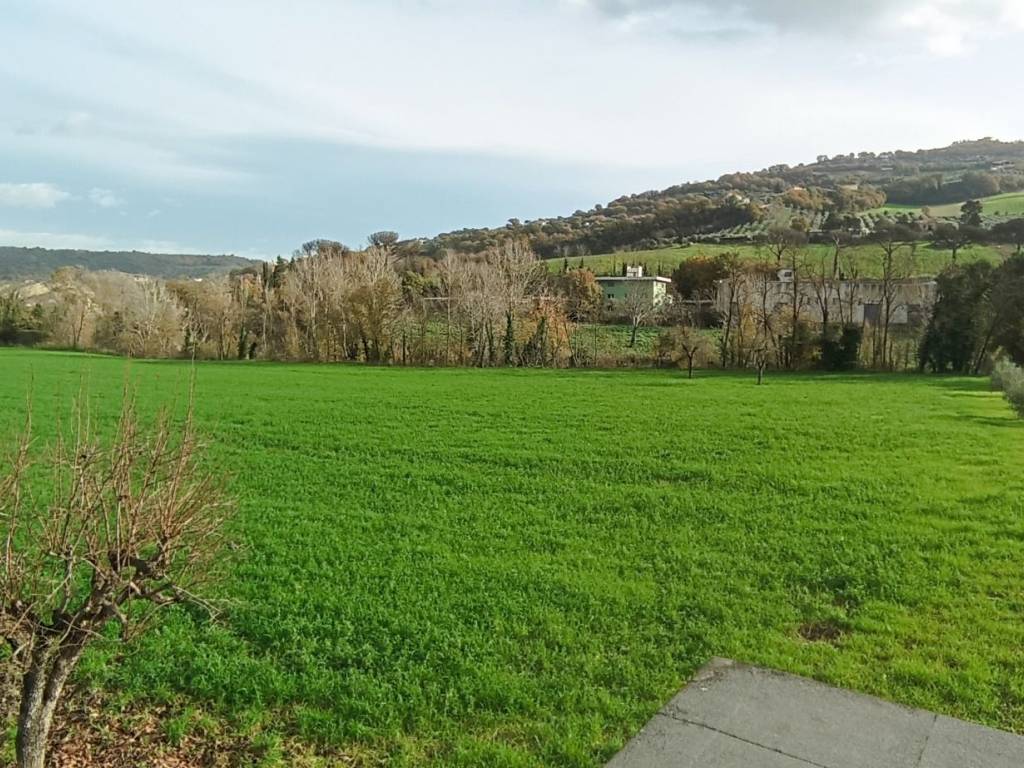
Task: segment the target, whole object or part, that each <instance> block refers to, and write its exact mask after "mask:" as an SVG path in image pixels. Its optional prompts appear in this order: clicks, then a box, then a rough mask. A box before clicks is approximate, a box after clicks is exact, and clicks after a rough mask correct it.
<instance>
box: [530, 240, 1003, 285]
mask: <svg viewBox="0 0 1024 768" xmlns="http://www.w3.org/2000/svg"><path fill="white" fill-rule="evenodd" d="M807 250H808V252H809V254H810V256H811V257H812V258H815V257H819V256H823V255H827V254H830V253H831V249H830V247H829V246H828V245H811V246H808V249H807ZM851 252H852V253H854V254H856V256H857V260H858V263H859V266H860V270H861V273H862V275H864V276H865V277H869V276H873V275H876V274H877V273H878V270H879V269H880V267H879V266H878V254H879V251H878V248H877V247H872V246H868V245H862V246H856V247H855V248H852V249H851ZM720 253H739V254H740V255H741V256H742V257H744V258H747V259H750V260H754V259H758V258H765V257H766V255H765V254H764V252H763V251H761V250H759V249H758V248H757V246H754V245H711V244H703V243H702V244H697V245H690V246H686V247H676V248H660V249H656V250H653V251H626V252H623V253H610V254H602V255H599V256H585V257H584V258H583V264H584V266H586V267H588V268H589V269H591V270H593V272H594V273H595V274H598V275H603V274H613V273H617V272H618V271H620V270H621V268H622V264H623V263H630V264H643V265H644V266H645V267H646V268H647V271H648V273H650V274H654V273H655V272H656V271H657V270H658V268H659V266H660V268H661V271H662V273H663V274H670V273H671V272H672V270H673V269H675V267H676V266H678V265H679V263H680V262H682V261H685V260H686V259H692V258H696V257H700V256H715V255H717V254H720ZM959 258H960V259H961V260H963V261H970V260H972V259H988V260H991V261H997V260H999V259H1000V258H1002V251H1001V250H1000V249H999V248H997V247H992V246H982V245H979V246H972V247H971V248H968V249H965V250H963V251H961V252H960V255H959ZM949 261H950V254H949V252H948V251H940V250H936V249H934V248H932V247H931V246H930V245H927V244H924V243H921V244H920V245H919V246H918V248H917V253H916V269H915V272H916V273H917V274H919V275H934V274H936V273H938V272H939V271H940V270H942V268H943V267H945V266H946V265H947V264H949ZM547 263H548V266H549V268H550V269H551V270H552V271H561V270H562V267H563V266H564V263H565V262H564V260H563V259H551V260H549V261H548V262H547ZM579 263H580V259H579V258H575V259H569V267H570V268H574V267H577V266H579Z"/></svg>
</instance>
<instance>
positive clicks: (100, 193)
mask: <svg viewBox="0 0 1024 768" xmlns="http://www.w3.org/2000/svg"><path fill="white" fill-rule="evenodd" d="M89 200H90V201H91V202H92V204H93V205H98V206H99V207H100V208H120V207H121V206H122V205H124V200H122V199H121V198H119V197H118V196H117V195H115V194H114V193H113V191H111V190H109V189H102V188H100V187H93V188H92V189H90V190H89Z"/></svg>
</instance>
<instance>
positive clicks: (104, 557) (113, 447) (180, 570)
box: [0, 391, 229, 768]
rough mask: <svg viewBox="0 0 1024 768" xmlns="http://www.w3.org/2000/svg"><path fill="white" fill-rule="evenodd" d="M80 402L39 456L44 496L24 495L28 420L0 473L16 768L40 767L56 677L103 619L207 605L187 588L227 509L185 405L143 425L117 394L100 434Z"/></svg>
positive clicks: (1, 569)
mask: <svg viewBox="0 0 1024 768" xmlns="http://www.w3.org/2000/svg"><path fill="white" fill-rule="evenodd" d="M81 403H82V399H81V398H80V399H79V405H78V406H77V407H76V412H75V414H74V419H73V422H74V426H73V427H72V429H71V430H70V434H69V435H67V436H66V437H59V438H58V439H57V440H56V442H55V444H54V445H53V446H52V449H51V450H50V451H49V452H48V453H47V454H46V458H45V459H43V461H42V463H43V464H45V465H46V466H47V468H48V469H50V470H51V471H52V484H51V485H50V488H51V490H50V491H49V492H48V493H47V494H46V495H45V496H42V497H39V498H35V497H33V496H32V495H30V494H29V492H28V485H29V477H30V475H31V473H32V464H33V455H34V451H33V450H32V441H31V437H30V434H31V418H29V419H28V421H27V423H26V425H25V429H24V432H23V434H22V436H21V438H20V440H19V441H18V442H17V445H16V446H15V448H14V451H13V452H12V454H11V456H10V457H9V469H8V471H7V473H6V474H5V475H4V476H3V477H2V479H0V526H2V527H0V535H2V539H3V553H2V561H0V636H2V637H3V638H4V639H5V640H6V642H7V643H8V645H9V646H10V649H11V656H10V662H11V663H14V664H18V665H19V667H20V671H21V704H20V709H19V713H18V731H17V737H16V742H15V743H16V753H17V762H18V766H19V767H20V768H42V766H43V765H44V762H45V759H46V750H47V741H48V737H49V733H50V730H51V727H52V725H53V720H54V715H55V712H56V710H57V705H58V703H59V702H60V699H61V696H62V694H63V691H64V688H65V685H66V683H67V681H68V678H69V676H70V675H71V673H72V671H73V670H74V668H75V666H76V665H77V663H78V661H79V659H80V658H81V655H82V653H83V651H84V650H85V648H86V646H87V645H88V644H89V643H90V641H92V640H93V639H94V638H96V637H99V636H100V635H101V634H103V633H104V631H105V629H106V628H107V627H108V625H110V624H111V623H116V624H117V625H119V626H120V629H121V632H120V634H119V637H120V638H121V639H128V638H130V637H132V636H133V635H134V634H135V633H137V632H138V631H139V629H140V628H142V627H144V626H145V625H146V624H147V622H148V620H149V619H150V618H151V617H152V615H153V614H154V612H155V611H156V610H157V609H158V608H160V607H161V606H165V605H169V604H172V603H179V602H186V601H188V602H199V603H201V604H204V605H207V607H209V606H208V604H206V603H204V601H202V600H201V599H200V598H198V597H196V592H195V590H196V587H197V585H199V584H200V583H202V582H203V581H204V580H206V579H208V578H209V577H210V574H211V573H213V572H214V571H215V569H214V567H213V566H214V565H215V564H216V562H218V559H219V553H220V552H221V541H222V531H223V523H224V520H225V515H226V513H227V511H228V509H229V505H228V504H227V503H226V501H225V499H224V496H223V495H222V493H221V491H220V488H219V486H218V484H217V483H216V482H215V481H214V479H213V478H212V477H210V476H209V475H206V474H204V473H203V472H202V471H201V470H200V469H199V467H198V466H197V463H196V457H197V453H198V450H199V441H198V438H197V435H196V432H195V429H194V426H193V418H192V407H191V402H190V405H189V409H188V414H187V416H186V417H185V419H184V423H183V424H181V425H178V426H176V425H175V423H174V421H173V420H172V419H171V417H170V416H169V415H168V414H167V412H164V413H162V414H161V415H160V416H159V417H158V418H157V420H156V422H155V423H154V424H153V425H152V426H151V427H148V428H147V427H146V426H144V425H143V424H142V423H141V422H140V420H139V418H138V416H137V413H136V407H135V402H134V397H133V395H132V393H131V392H128V391H126V393H125V397H124V402H123V407H122V412H121V417H120V420H119V422H118V427H117V431H116V434H115V436H114V437H113V438H111V439H110V440H108V441H104V440H102V439H100V438H99V437H98V436H97V434H96V433H95V432H94V424H93V423H92V419H91V418H90V416H89V414H88V412H87V409H86V408H85V406H84V405H82V404H81ZM30 411H31V409H30ZM58 431H59V432H61V431H63V430H58Z"/></svg>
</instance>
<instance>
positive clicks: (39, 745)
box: [15, 643, 82, 768]
mask: <svg viewBox="0 0 1024 768" xmlns="http://www.w3.org/2000/svg"><path fill="white" fill-rule="evenodd" d="M81 653H82V649H81V647H79V645H78V644H77V643H73V644H69V645H64V646H62V647H58V648H52V647H50V646H48V645H41V646H40V647H39V648H37V649H36V650H35V651H34V652H33V654H32V660H31V662H30V664H29V668H28V670H27V671H26V672H25V674H24V676H23V677H22V683H21V707H20V710H19V712H18V733H17V737H16V739H15V754H16V756H17V763H18V768H44V766H45V763H46V750H47V746H48V742H49V739H50V730H51V728H52V727H53V715H54V713H55V712H56V710H57V704H59V703H60V697H61V694H62V693H63V692H64V685H65V683H67V681H68V677H69V676H70V675H71V670H73V669H74V668H75V664H77V663H78V659H79V657H80V656H81Z"/></svg>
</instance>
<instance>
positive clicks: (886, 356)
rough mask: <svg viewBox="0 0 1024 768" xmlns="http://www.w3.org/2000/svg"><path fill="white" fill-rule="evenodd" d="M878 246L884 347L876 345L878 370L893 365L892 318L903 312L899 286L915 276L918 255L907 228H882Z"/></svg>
mask: <svg viewBox="0 0 1024 768" xmlns="http://www.w3.org/2000/svg"><path fill="white" fill-rule="evenodd" d="M876 240H877V242H878V254H877V262H878V272H879V289H880V292H881V300H882V301H881V307H880V313H879V314H880V317H879V321H880V323H881V326H882V328H881V332H882V339H881V346H879V345H878V344H877V343H876V344H875V350H874V361H873V362H874V364H875V366H879V365H881V366H883V367H890V366H891V364H892V360H891V355H890V351H889V335H890V328H891V326H892V321H893V317H894V316H895V314H896V312H897V310H899V309H900V307H901V304H900V286H901V284H902V283H903V281H905V280H906V279H907V278H908V277H910V276H911V274H913V270H914V257H915V254H916V250H917V246H916V237H915V234H914V233H913V232H911V231H909V230H907V229H906V228H904V227H900V226H887V227H880V228H879V229H878V231H877V233H876Z"/></svg>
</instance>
